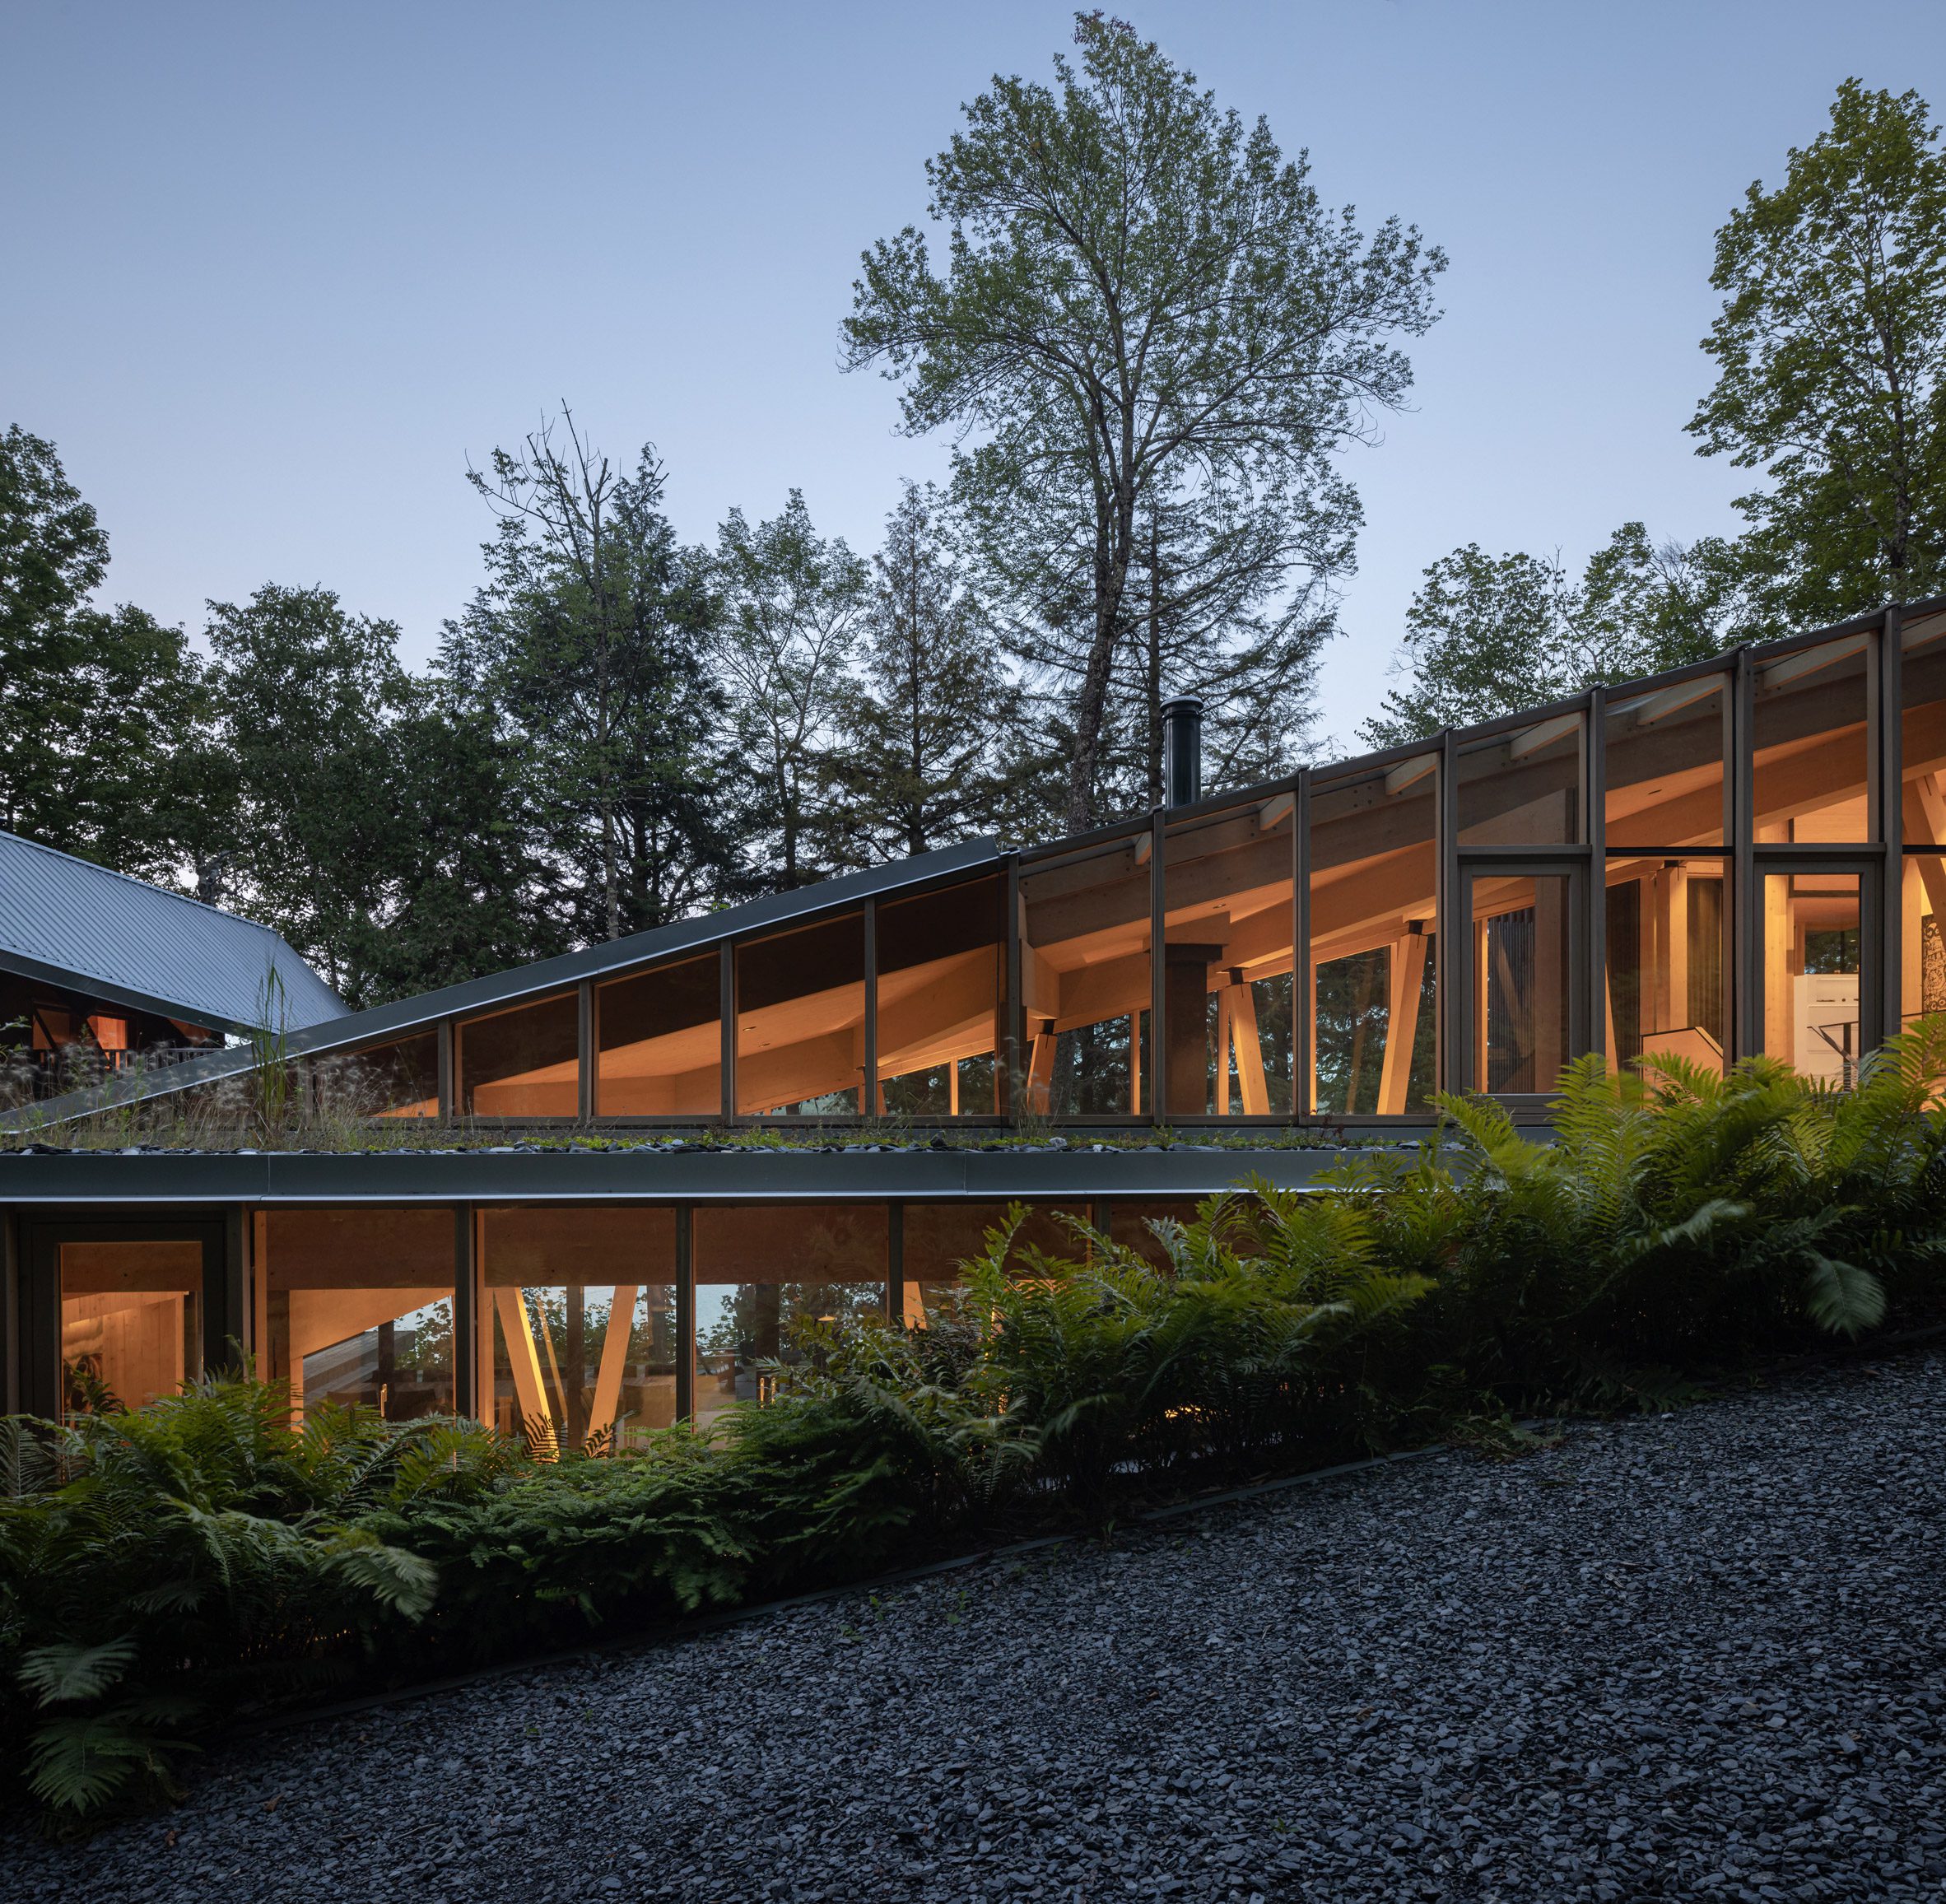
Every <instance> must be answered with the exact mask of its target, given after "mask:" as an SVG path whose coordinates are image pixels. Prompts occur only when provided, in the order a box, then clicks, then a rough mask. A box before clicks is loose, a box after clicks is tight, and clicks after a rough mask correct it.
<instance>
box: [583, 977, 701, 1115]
mask: <svg viewBox="0 0 1946 1904" xmlns="http://www.w3.org/2000/svg"><path fill="white" fill-rule="evenodd" d="M722 993H723V977H722V965H721V961H720V960H719V957H718V955H717V954H716V953H715V952H705V953H704V954H703V955H702V956H701V957H699V958H692V959H682V960H679V961H677V963H675V964H673V965H667V966H657V967H656V968H655V969H654V971H646V972H632V973H631V974H630V975H628V976H627V977H626V978H623V979H615V980H611V981H610V982H609V983H608V984H607V985H598V986H596V987H595V992H594V1024H595V1070H594V1108H595V1115H597V1116H599V1117H716V1116H719V1115H721V1114H722V1110H723V1005H722Z"/></svg>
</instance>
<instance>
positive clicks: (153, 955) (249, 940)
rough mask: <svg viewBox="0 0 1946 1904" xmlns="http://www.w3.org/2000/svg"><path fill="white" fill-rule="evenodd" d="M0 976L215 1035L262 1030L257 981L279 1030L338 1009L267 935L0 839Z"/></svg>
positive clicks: (245, 922)
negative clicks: (280, 1023)
mask: <svg viewBox="0 0 1946 1904" xmlns="http://www.w3.org/2000/svg"><path fill="white" fill-rule="evenodd" d="M0 970H4V971H11V972H16V973H18V974H20V975H21V976H22V977H24V978H30V979H38V980H42V981H43V982H44V983H46V984H49V985H59V986H62V987H63V988H64V989H68V990H70V991H76V992H81V993H83V994H86V995H87V996H88V997H91V998H97V999H105V1000H106V1001H108V1002H109V1003H113V1004H119V1005H126V1006H128V1007H130V1008H133V1009H134V1010H137V1011H142V1012H153V1013H156V1014H158V1015H159V1016H161V1017H165V1018H179V1019H183V1020H184V1021H185V1022H189V1023H190V1024H195V1025H206V1026H212V1027H213V1028H218V1029H221V1030H225V1031H247V1030H249V1028H250V1027H251V1026H254V1025H258V1024H260V1023H262V1022H263V1016H264V1005H265V998H266V984H267V980H268V975H269V974H270V973H271V972H272V971H275V972H276V973H277V976H278V978H279V979H280V980H282V986H283V999H282V1009H283V1014H284V1022H285V1024H286V1026H288V1027H290V1028H292V1029H304V1028H308V1027H310V1026H314V1025H319V1024H321V1023H324V1022H326V1021H327V1020H329V1019H333V1018H342V1017H344V1016H345V1002H344V1000H343V999H341V998H340V997H339V996H338V994H337V993H336V992H334V991H333V990H332V989H331V988H330V986H328V985H326V984H325V983H324V980H322V979H321V978H319V976H318V975H317V974H316V973H315V972H314V971H312V970H311V968H310V966H307V965H306V964H305V962H304V961H303V960H302V959H300V957H298V956H297V954H296V952H293V951H292V950H291V947H289V946H287V945H286V944H285V943H284V942H283V940H282V938H279V937H278V936H277V933H274V932H272V930H271V929H270V928H269V927H268V926H264V925H258V924H256V922H255V921H254V920H253V919H239V918H238V917H237V916H236V915H235V914H234V913H229V912H220V911H218V910H217V909H216V907H215V906H213V905H203V904H202V903H201V901H198V900H193V899H185V898H184V896H182V895H181V894H180V893H179V892H168V891H164V890H163V888H162V887H159V886H151V885H150V884H148V882H147V881H146V880H141V879H131V878H129V877H128V874H126V873H116V872H114V871H112V870H110V868H108V867H105V866H96V865H94V864H91V862H89V861H88V860H86V859H75V858H73V857H72V855H71V854H66V853H57V852H56V851H55V850H54V849H53V848H52V847H50V846H41V845H36V844H35V842H34V841H33V840H23V839H21V837H20V836H19V835H18V834H15V833H0Z"/></svg>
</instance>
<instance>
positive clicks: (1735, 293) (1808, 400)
mask: <svg viewBox="0 0 1946 1904" xmlns="http://www.w3.org/2000/svg"><path fill="white" fill-rule="evenodd" d="M1710 282H1711V284H1712V285H1714V286H1716V289H1717V290H1718V291H1721V292H1723V293H1724V294H1725V301H1724V305H1723V310H1722V314H1721V315H1720V316H1719V317H1718V318H1717V319H1716V323H1715V324H1712V325H1711V328H1710V334H1709V336H1708V337H1707V338H1706V339H1705V340H1704V342H1703V349H1704V350H1705V351H1706V352H1708V354H1709V355H1710V356H1711V357H1712V358H1713V359H1714V360H1715V361H1716V371H1717V380H1716V387H1715V388H1714V389H1712V390H1711V392H1710V393H1709V395H1708V396H1707V397H1706V398H1704V399H1703V401H1702V403H1701V404H1700V405H1699V406H1698V407H1697V412H1696V416H1695V417H1694V418H1693V419H1692V421H1691V422H1690V425H1689V429H1690V431H1691V433H1692V435H1696V436H1697V437H1699V438H1700V439H1701V449H1702V454H1705V455H1711V456H1728V457H1729V458H1730V460H1731V461H1732V463H1734V464H1735V465H1736V466H1737V467H1738V468H1743V469H1758V470H1762V472H1763V473H1764V474H1765V475H1766V476H1767V477H1768V478H1769V482H1768V486H1767V487H1766V488H1764V489H1762V490H1758V491H1754V492H1753V493H1752V494H1750V495H1748V496H1743V497H1740V498H1739V500H1738V505H1737V506H1738V508H1739V510H1742V512H1743V515H1744V517H1745V518H1746V519H1747V520H1748V522H1749V524H1750V525H1751V528H1750V534H1749V536H1748V553H1749V556H1750V558H1751V561H1752V562H1753V566H1754V567H1755V569H1756V570H1757V573H1758V574H1759V575H1760V576H1761V577H1762V584H1763V589H1762V592H1763V594H1764V597H1765V598H1766V601H1767V606H1768V607H1769V608H1770V609H1771V611H1772V612H1773V613H1774V614H1775V615H1776V617H1777V618H1778V619H1780V620H1781V621H1785V623H1786V624H1789V623H1791V622H1795V624H1796V625H1798V626H1817V625H1818V623H1820V622H1827V621H1837V620H1839V619H1841V617H1845V616H1847V615H1853V614H1857V613H1859V612H1861V611H1863V610H1865V609H1868V608H1871V607H1872V606H1874V604H1875V603H1878V602H1881V601H1883V600H1886V599H1888V598H1893V599H1901V600H1905V601H1917V600H1920V599H1921V598H1925V597H1926V596H1929V595H1931V594H1937V593H1938V592H1939V590H1941V589H1946V151H1942V150H1941V149H1940V143H1939V129H1938V128H1936V127H1935V126H1934V125H1933V124H1932V123H1931V121H1930V115H1929V114H1928V111H1927V109H1926V105H1925V101H1924V100H1922V99H1920V96H1919V95H1918V94H1916V93H1913V92H1906V93H1902V94H1899V95H1897V96H1896V97H1895V96H1894V95H1892V94H1891V93H1889V92H1883V91H1871V90H1869V89H1868V88H1866V87H1865V86H1863V85H1861V84H1860V82H1859V81H1857V80H1855V79H1848V80H1846V81H1845V82H1844V83H1843V84H1842V85H1841V86H1840V87H1839V88H1838V92H1837V98H1836V99H1835V100H1833V101H1832V109H1831V123H1830V125H1829V126H1828V127H1827V128H1826V130H1825V131H1823V132H1822V133H1819V135H1818V137H1816V138H1815V139H1813V141H1812V142H1811V143H1810V144H1809V146H1807V147H1804V148H1803V149H1802V150H1795V149H1794V150H1793V151H1791V152H1790V156H1789V161H1788V163H1787V165H1786V167H1785V178H1784V182H1783V183H1782V184H1781V185H1778V186H1776V188H1775V189H1771V190H1769V191H1767V190H1766V189H1764V187H1763V185H1762V183H1761V182H1758V183H1756V184H1752V185H1751V187H1750V188H1749V189H1748V192H1746V193H1745V194H1744V198H1743V203H1742V205H1740V206H1739V207H1738V208H1737V210H1736V211H1735V212H1734V213H1733V214H1732V216H1731V217H1730V221H1729V222H1728V223H1727V224H1726V225H1725V226H1724V227H1723V228H1722V230H1720V231H1719V232H1718V233H1717V235H1716V265H1715V268H1714V269H1713V270H1712V271H1711V274H1710Z"/></svg>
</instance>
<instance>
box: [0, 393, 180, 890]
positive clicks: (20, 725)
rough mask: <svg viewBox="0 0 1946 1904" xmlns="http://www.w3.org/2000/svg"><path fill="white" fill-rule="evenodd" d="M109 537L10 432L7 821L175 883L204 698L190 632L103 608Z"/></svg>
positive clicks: (4, 589) (35, 440) (0, 486)
mask: <svg viewBox="0 0 1946 1904" xmlns="http://www.w3.org/2000/svg"><path fill="white" fill-rule="evenodd" d="M107 574H108V537H107V534H106V533H105V531H104V530H103V529H102V528H101V525H100V522H99V520H98V519H97V518H96V516H95V510H94V509H93V507H92V505H90V504H89V503H87V502H86V501H85V500H83V499H82V497H81V492H80V491H78V490H77V488H76V487H75V486H74V485H73V483H72V482H70V481H69V480H68V476H67V473H66V472H65V471H64V470H63V468H62V467H61V462H60V459H59V457H58V455H57V454H55V450H54V445H52V444H51V443H49V442H48V441H46V440H44V438H41V437H38V436H34V435H30V434H29V433H28V432H27V431H25V430H22V429H21V427H20V426H19V425H17V424H16V425H13V426H10V427H9V428H8V430H7V433H6V435H4V436H0V826H4V827H6V828H7V830H8V831H12V832H17V833H23V834H25V835H26V836H28V837H30V838H31V839H35V840H40V842H41V843H42V844H43V845H49V846H55V847H58V848H60V849H61V850H63V851H64V852H69V853H76V854H81V855H82V856H84V857H86V858H88V859H96V860H99V861H100V862H101V863H103V864H105V865H110V866H114V867H117V868H120V869H121V870H122V871H123V872H128V873H142V874H144V875H146V876H147V877H149V878H159V879H161V880H163V881H165V882H170V881H173V880H175V879H177V878H179V877H181V876H182V874H183V872H184V861H185V860H186V859H187V858H189V856H190V855H191V854H193V851H194V848H195V838H196V836H197V835H198V831H199V829H200V827H201V826H202V823H203V818H202V817H203V810H204V802H203V800H202V799H201V798H199V797H198V789H197V788H196V787H195V786H194V785H193V784H191V776H190V764H191V762H192V761H193V760H195V759H197V758H198V757H199V756H198V750H197V745H196V743H197V742H198V738H199V736H200V734H201V732H202V729H203V723H204V721H205V719H206V718H207V700H206V696H205V693H204V684H203V679H202V671H201V669H200V668H199V666H198V663H197V659H196V657H195V655H194V654H193V653H192V652H191V651H190V649H189V645H188V643H187V642H186V641H185V640H184V636H183V634H182V631H180V630H179V629H176V628H167V627H165V626H162V625H161V623H160V622H158V621H156V619H155V617H153V616H151V615H149V614H147V613H146V612H144V611H143V610H142V609H140V608H132V607H129V606H128V605H127V604H123V606H121V607H119V608H113V609H106V608H97V607H95V606H94V605H93V604H92V603H91V599H90V598H91V596H92V595H93V594H94V593H95V590H97V589H99V588H100V586H101V585H102V584H103V582H104V581H105V580H106V577H107Z"/></svg>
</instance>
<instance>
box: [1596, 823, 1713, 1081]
mask: <svg viewBox="0 0 1946 1904" xmlns="http://www.w3.org/2000/svg"><path fill="white" fill-rule="evenodd" d="M1725 870H1726V869H1725V863H1724V862H1723V861H1722V860H1720V859H1661V858H1638V857H1635V856H1631V855H1625V854H1611V855H1610V857H1609V859H1608V943H1607V947H1606V952H1607V957H1606V965H1607V970H1608V997H1607V1001H1606V1007H1605V1009H1606V1011H1607V1014H1608V1025H1607V1031H1608V1054H1609V1058H1610V1061H1611V1062H1612V1063H1613V1064H1615V1065H1617V1066H1618V1067H1620V1066H1624V1065H1627V1064H1633V1063H1634V1062H1635V1061H1636V1060H1637V1059H1654V1058H1685V1059H1690V1060H1691V1061H1692V1062H1693V1063H1695V1064H1702V1065H1704V1066H1706V1067H1707V1068H1709V1069H1710V1070H1712V1071H1720V1070H1722V1069H1723V1068H1724V1050H1725V1036H1724V1026H1725V1019H1726V1016H1727V1000H1726V997H1725V988H1724V964H1723V953H1724V935H1723V921H1724V893H1725V878H1724V876H1725Z"/></svg>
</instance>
